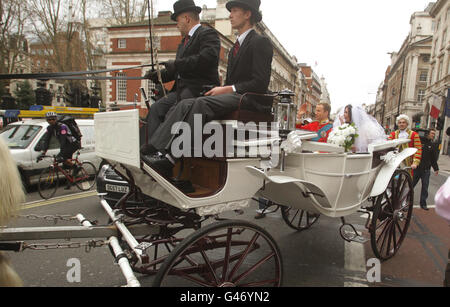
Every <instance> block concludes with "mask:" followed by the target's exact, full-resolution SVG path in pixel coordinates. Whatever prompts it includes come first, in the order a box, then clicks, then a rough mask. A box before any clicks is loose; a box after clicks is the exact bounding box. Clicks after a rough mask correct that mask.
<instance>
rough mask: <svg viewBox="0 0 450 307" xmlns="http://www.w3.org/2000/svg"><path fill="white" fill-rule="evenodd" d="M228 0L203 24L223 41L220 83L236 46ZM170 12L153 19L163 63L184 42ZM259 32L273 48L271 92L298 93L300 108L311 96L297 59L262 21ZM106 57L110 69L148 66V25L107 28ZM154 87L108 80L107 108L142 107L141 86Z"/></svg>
mask: <svg viewBox="0 0 450 307" xmlns="http://www.w3.org/2000/svg"><path fill="white" fill-rule="evenodd" d="M226 2H227V1H226V0H217V7H216V8H207V7H204V8H203V11H202V15H201V22H202V24H203V25H204V26H207V27H212V28H215V29H216V30H217V31H218V32H219V36H220V40H221V52H220V63H219V76H220V79H221V82H222V83H224V82H225V78H226V69H227V60H228V59H227V56H228V52H229V50H231V48H232V47H233V45H234V42H235V40H236V35H235V33H234V32H233V30H232V28H231V23H230V21H229V12H228V10H227V9H226V7H225V4H226ZM170 15H171V12H169V11H165V12H159V13H158V16H157V18H155V19H154V21H153V23H154V29H153V42H154V44H155V45H156V48H157V49H158V59H159V61H160V62H163V61H168V60H171V59H175V57H176V51H177V47H178V44H179V43H180V41H181V39H182V38H181V36H180V33H179V31H178V29H177V27H176V23H175V22H173V21H172V20H171V19H170ZM255 29H256V31H258V32H259V33H261V34H263V35H265V36H266V37H268V38H269V39H270V40H271V42H272V44H273V46H274V57H273V63H272V76H271V82H270V86H269V90H270V91H273V92H277V91H281V90H284V89H289V90H291V91H293V92H294V93H295V94H296V97H295V101H296V103H297V104H298V105H300V104H302V103H304V102H306V100H307V96H308V95H311V93H309V94H308V86H307V79H308V78H310V76H309V77H308V76H306V75H304V74H303V73H302V71H301V69H299V67H298V64H297V62H298V61H297V59H296V58H295V57H294V56H291V55H290V54H289V53H288V52H287V51H286V49H285V48H284V47H283V45H282V44H281V43H280V42H279V41H278V40H277V38H276V37H275V35H274V34H273V33H272V32H271V31H270V29H269V28H268V27H267V26H266V25H265V24H264V22H260V23H259V24H258V25H257V26H256V28H255ZM108 42H109V45H108V46H107V54H106V56H105V62H106V67H107V68H108V69H118V68H125V67H130V66H138V65H144V64H149V63H150V62H151V60H150V40H149V27H148V22H144V23H135V24H128V25H121V26H111V27H108ZM147 70H148V69H135V70H127V71H123V72H117V73H113V74H111V75H110V76H117V75H125V76H128V77H139V76H143V75H145V73H146V71H147ZM316 79H317V80H315V79H314V80H315V81H317V82H315V83H314V88H315V92H313V94H312V95H314V97H316V96H318V99H320V94H321V92H320V80H319V79H318V78H316ZM153 86H154V85H153V84H152V83H151V82H149V81H147V80H127V81H107V83H106V95H105V100H106V105H107V106H110V105H119V106H120V105H133V104H134V103H135V101H137V103H139V104H142V103H143V101H142V97H141V94H140V91H139V88H140V87H144V88H151V87H153Z"/></svg>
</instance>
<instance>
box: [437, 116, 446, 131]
mask: <svg viewBox="0 0 450 307" xmlns="http://www.w3.org/2000/svg"><path fill="white" fill-rule="evenodd" d="M443 129H444V118H442V117H440V118H439V119H438V121H437V123H436V130H438V131H442V130H443Z"/></svg>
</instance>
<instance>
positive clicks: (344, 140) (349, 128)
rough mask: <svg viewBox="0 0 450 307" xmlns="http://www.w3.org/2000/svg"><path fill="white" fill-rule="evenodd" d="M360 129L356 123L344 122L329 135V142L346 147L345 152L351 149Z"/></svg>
mask: <svg viewBox="0 0 450 307" xmlns="http://www.w3.org/2000/svg"><path fill="white" fill-rule="evenodd" d="M358 136H359V135H358V129H356V126H355V124H354V123H352V124H343V125H342V126H340V127H338V128H337V129H333V131H331V132H330V135H329V136H328V143H329V144H333V145H338V146H341V147H344V148H345V152H349V151H351V149H352V147H353V144H355V140H356V138H357V137H358Z"/></svg>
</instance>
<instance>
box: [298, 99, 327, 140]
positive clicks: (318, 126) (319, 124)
mask: <svg viewBox="0 0 450 307" xmlns="http://www.w3.org/2000/svg"><path fill="white" fill-rule="evenodd" d="M305 106H306V105H305ZM330 112H331V106H330V105H329V104H328V103H319V104H318V105H317V107H316V121H314V122H312V123H310V124H306V123H302V124H297V129H301V130H308V131H313V132H317V137H316V138H314V139H312V140H311V141H313V142H320V143H326V142H327V140H328V136H329V135H330V132H331V130H332V129H333V124H332V123H331V122H330ZM305 113H306V109H305V108H300V111H299V112H298V117H301V116H303V115H304V114H305Z"/></svg>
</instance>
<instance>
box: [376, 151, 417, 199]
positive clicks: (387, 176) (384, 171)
mask: <svg viewBox="0 0 450 307" xmlns="http://www.w3.org/2000/svg"><path fill="white" fill-rule="evenodd" d="M416 152H417V148H406V149H405V150H403V151H402V152H401V153H399V154H396V155H394V156H393V157H392V158H391V159H390V160H389V161H385V163H386V164H385V165H384V166H383V167H382V168H381V170H380V172H379V173H378V176H377V178H376V180H375V183H374V185H373V188H372V191H371V192H370V197H376V196H378V195H381V194H382V193H383V192H384V191H386V188H387V186H388V184H389V181H390V180H391V178H392V175H394V173H395V170H396V169H397V168H398V167H399V166H400V164H401V163H402V162H403V161H404V160H405V159H407V158H408V157H411V156H413V155H414V154H415V153H416Z"/></svg>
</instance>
